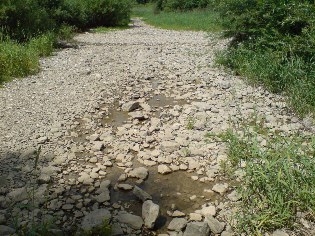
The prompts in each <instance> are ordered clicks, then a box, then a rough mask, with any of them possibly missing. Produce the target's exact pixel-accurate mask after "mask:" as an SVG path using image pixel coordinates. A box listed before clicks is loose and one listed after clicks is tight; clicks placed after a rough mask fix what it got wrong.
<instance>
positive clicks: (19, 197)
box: [7, 187, 28, 202]
mask: <svg viewBox="0 0 315 236" xmlns="http://www.w3.org/2000/svg"><path fill="white" fill-rule="evenodd" d="M7 196H8V197H9V198H10V200H12V201H13V202H20V201H23V200H25V199H27V198H28V193H27V190H26V187H22V188H17V189H14V190H13V191H11V192H10V193H8V195H7Z"/></svg>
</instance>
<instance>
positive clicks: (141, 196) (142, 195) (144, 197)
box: [132, 186, 152, 202]
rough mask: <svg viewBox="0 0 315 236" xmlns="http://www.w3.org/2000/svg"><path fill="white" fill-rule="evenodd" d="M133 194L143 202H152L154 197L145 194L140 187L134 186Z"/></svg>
mask: <svg viewBox="0 0 315 236" xmlns="http://www.w3.org/2000/svg"><path fill="white" fill-rule="evenodd" d="M132 192H133V194H134V195H135V196H136V197H137V198H139V199H140V200H141V201H142V202H144V201H146V200H152V197H151V196H150V194H148V193H147V192H145V191H144V190H142V189H141V188H139V187H138V186H134V188H133V191H132Z"/></svg>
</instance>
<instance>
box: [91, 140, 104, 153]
mask: <svg viewBox="0 0 315 236" xmlns="http://www.w3.org/2000/svg"><path fill="white" fill-rule="evenodd" d="M103 148H104V143H103V142H102V141H94V142H93V146H92V151H96V152H97V151H102V150H103Z"/></svg>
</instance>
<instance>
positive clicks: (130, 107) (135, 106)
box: [121, 101, 140, 112]
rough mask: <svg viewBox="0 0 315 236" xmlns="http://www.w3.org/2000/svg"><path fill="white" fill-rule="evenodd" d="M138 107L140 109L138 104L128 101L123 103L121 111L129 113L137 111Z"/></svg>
mask: <svg viewBox="0 0 315 236" xmlns="http://www.w3.org/2000/svg"><path fill="white" fill-rule="evenodd" d="M139 107H140V103H139V102H133V101H130V102H126V103H124V104H123V105H122V106H121V109H122V110H123V111H127V112H131V111H134V110H136V109H138V108H139Z"/></svg>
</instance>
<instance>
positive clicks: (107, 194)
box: [94, 189, 110, 203]
mask: <svg viewBox="0 0 315 236" xmlns="http://www.w3.org/2000/svg"><path fill="white" fill-rule="evenodd" d="M94 199H95V200H96V201H97V202H99V203H103V202H107V201H109V200H110V192H109V190H108V189H107V190H104V191H103V192H102V193H101V194H99V195H97V196H95V197H94Z"/></svg>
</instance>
